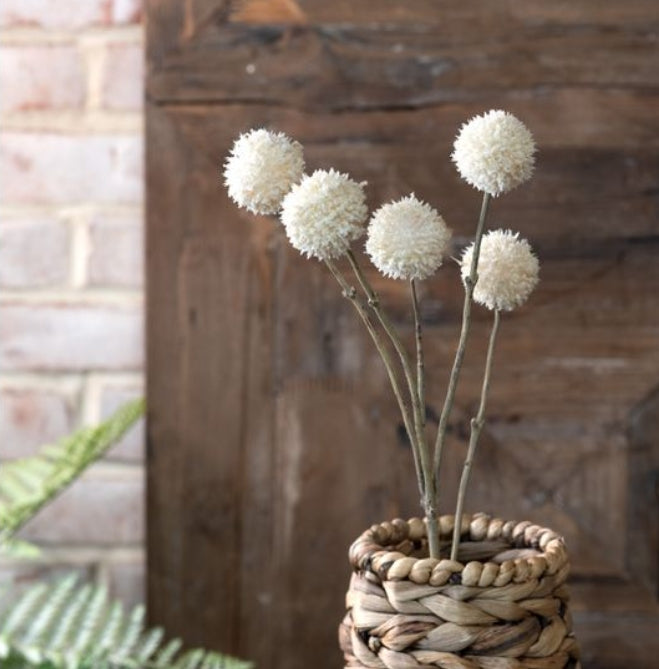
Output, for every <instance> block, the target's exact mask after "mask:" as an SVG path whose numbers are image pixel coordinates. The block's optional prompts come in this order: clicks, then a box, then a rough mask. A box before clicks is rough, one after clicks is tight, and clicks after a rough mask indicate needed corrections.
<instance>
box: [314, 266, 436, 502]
mask: <svg viewBox="0 0 659 669" xmlns="http://www.w3.org/2000/svg"><path fill="white" fill-rule="evenodd" d="M325 264H326V265H327V268H328V269H329V271H330V273H331V274H332V276H333V277H334V278H335V279H336V281H337V283H338V284H339V286H340V287H341V292H342V293H343V296H344V297H345V298H346V299H348V300H350V302H351V304H352V306H353V307H354V308H355V311H357V314H358V315H359V317H360V318H361V320H362V322H363V323H364V325H365V326H366V330H367V331H368V333H369V335H370V336H371V339H372V340H373V343H374V344H375V348H376V349H377V351H378V353H379V354H380V357H381V358H382V362H383V364H384V366H385V369H386V370H387V375H388V376H389V382H390V383H391V387H392V389H393V392H394V396H395V397H396V401H397V402H398V408H399V410H400V413H401V415H402V417H403V424H404V425H405V431H406V432H407V437H408V439H409V440H410V444H411V445H412V455H413V458H414V468H415V471H416V478H417V483H418V486H419V494H420V495H423V494H424V490H425V483H424V472H423V469H422V465H421V457H420V450H419V444H418V441H417V437H416V432H415V429H414V426H413V421H412V419H411V418H410V415H409V410H408V407H407V404H406V403H405V400H404V399H403V392H402V390H401V387H400V383H399V380H398V376H397V374H396V371H395V366H394V364H393V361H392V359H391V356H390V355H389V351H388V350H387V347H386V346H385V343H384V342H383V341H382V337H381V336H380V333H379V332H378V331H377V329H376V328H375V325H374V324H373V322H372V321H371V318H370V316H369V313H368V308H367V307H366V305H365V304H364V303H363V302H362V301H361V300H360V299H359V297H357V291H356V290H355V289H354V288H353V287H352V286H351V285H350V284H349V283H348V281H347V279H346V278H345V277H344V276H343V274H341V272H340V271H339V269H338V268H337V267H336V265H335V264H334V263H333V262H332V261H331V260H325Z"/></svg>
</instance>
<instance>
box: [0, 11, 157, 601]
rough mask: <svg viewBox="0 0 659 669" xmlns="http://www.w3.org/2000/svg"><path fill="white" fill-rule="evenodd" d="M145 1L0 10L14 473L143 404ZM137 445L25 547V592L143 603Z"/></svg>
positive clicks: (3, 572)
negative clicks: (42, 587)
mask: <svg viewBox="0 0 659 669" xmlns="http://www.w3.org/2000/svg"><path fill="white" fill-rule="evenodd" d="M139 4H140V3H139V0H57V2H54V1H53V0H2V3H0V128H1V132H0V458H12V457H19V456H21V455H25V454H27V453H30V452H32V451H33V450H34V449H35V448H36V447H37V446H39V445H40V444H43V443H46V442H49V441H52V440H54V439H56V438H57V437H59V436H61V435H63V434H65V433H67V432H69V431H71V430H72V429H73V428H75V427H76V426H78V425H80V424H82V423H92V422H95V421H97V420H98V419H99V418H101V417H103V416H105V415H107V414H108V413H110V412H111V411H112V410H113V409H114V408H116V407H117V406H118V405H119V404H120V403H121V402H123V401H125V400H127V399H130V398H132V397H135V396H136V395H138V394H141V392H142V373H141V370H142V363H143V352H142V329H143V326H142V202H143V185H142V184H143V179H142V112H141V106H142V91H143V81H142V29H141V25H140V6H139ZM142 436H143V435H142V430H141V429H136V430H134V431H133V433H132V434H131V435H130V436H129V437H127V438H126V440H125V441H124V443H122V444H121V445H120V446H119V447H118V448H115V449H114V450H113V452H112V454H111V455H110V456H109V457H108V458H107V460H106V461H105V462H103V463H100V464H99V465H97V466H95V467H94V468H93V469H92V470H91V471H90V472H89V473H88V474H87V475H86V476H85V477H84V479H83V480H82V481H80V482H79V483H78V484H76V485H75V486H74V487H73V488H72V489H71V490H70V491H69V492H67V493H66V494H65V495H64V496H62V497H61V498H60V499H59V500H58V501H57V502H56V503H55V504H53V505H52V506H51V507H50V508H49V509H48V510H47V511H45V512H44V513H42V514H41V515H40V516H39V517H38V519H36V520H35V521H34V522H33V523H32V524H31V525H30V526H29V527H28V528H26V532H25V536H26V538H28V539H31V540H34V541H35V542H38V543H39V544H40V545H42V546H44V548H45V553H44V557H43V559H41V560H40V561H39V562H38V563H36V564H29V565H26V564H20V565H19V564H12V563H7V562H5V563H2V564H0V579H6V578H12V579H13V580H19V581H25V580H31V579H33V578H37V577H41V576H43V575H47V574H58V573H61V572H62V571H65V570H66V569H67V568H69V567H73V568H74V569H77V570H79V571H81V572H83V573H85V574H87V575H90V576H92V577H94V578H96V579H97V580H99V581H102V582H105V583H107V584H108V585H109V586H110V589H111V591H112V592H113V593H114V594H116V595H118V596H120V597H122V598H123V599H124V600H125V601H127V602H129V603H134V602H136V601H139V600H141V599H142V588H143V566H142V562H143V546H142V544H143V534H144V527H143V525H144V523H143V501H142V497H143V488H144V476H143V439H142Z"/></svg>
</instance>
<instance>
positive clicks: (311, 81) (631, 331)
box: [0, 0, 659, 669]
mask: <svg viewBox="0 0 659 669" xmlns="http://www.w3.org/2000/svg"><path fill="white" fill-rule="evenodd" d="M143 23H145V24H146V38H144V37H143V34H144V31H143ZM0 25H1V28H0V30H1V33H0V35H1V37H2V46H1V51H0V96H1V97H0V106H1V113H2V116H1V120H2V128H1V130H2V137H1V140H0V141H1V147H0V148H1V150H2V155H1V157H0V170H1V171H0V178H1V181H0V188H1V202H0V213H1V219H0V400H1V402H0V458H2V459H7V458H13V457H17V456H19V455H23V454H25V453H28V452H30V450H31V449H34V448H35V447H36V446H37V445H39V444H41V443H43V442H47V441H50V440H53V439H54V438H56V437H57V436H59V435H61V434H62V433H64V432H66V431H68V430H70V429H72V428H73V427H74V426H75V425H77V424H79V423H81V422H94V421H95V420H97V419H99V418H100V417H102V416H104V415H106V414H107V413H108V412H109V411H111V410H112V408H114V407H115V406H117V405H118V404H119V403H120V402H121V401H123V400H124V399H128V398H130V397H133V396H136V395H139V394H140V393H141V392H143V386H142V370H143V366H144V356H143V341H144V342H145V343H146V350H147V356H146V358H147V361H148V364H147V367H148V383H147V395H148V400H149V415H148V430H147V432H148V438H147V441H148V458H147V461H148V466H147V469H148V472H146V473H145V467H144V460H145V457H144V436H143V433H140V432H139V430H138V431H137V432H133V433H131V435H130V437H129V438H128V439H127V440H126V441H125V442H124V443H122V445H121V446H120V447H119V448H117V449H115V450H113V451H112V452H111V454H110V456H109V457H108V458H107V460H106V461H105V462H103V463H102V464H100V465H97V466H96V467H95V468H94V469H93V470H92V471H91V472H90V473H89V474H87V475H86V477H85V478H84V479H83V480H82V481H81V482H80V483H78V484H76V486H75V487H74V488H72V489H71V491H69V492H68V493H67V494H66V495H65V496H63V497H62V498H61V499H60V500H59V501H58V502H57V503H56V504H55V505H53V506H52V507H51V508H50V509H49V510H47V511H46V512H44V513H43V515H41V516H40V517H39V518H38V519H37V520H36V521H34V523H32V524H31V525H30V526H29V527H28V528H27V529H26V532H25V536H26V537H27V538H31V539H33V540H35V541H37V542H38V543H40V544H41V545H43V546H44V547H46V549H47V551H46V553H45V554H44V558H43V559H42V560H41V562H40V563H39V564H38V565H37V566H35V565H34V564H31V565H24V564H18V565H17V564H15V563H11V564H4V565H3V566H2V567H1V569H2V574H3V578H9V579H15V580H21V579H23V580H26V579H27V580H29V579H34V578H37V577H40V576H41V575H43V574H44V573H48V572H55V573H56V572H58V571H61V570H63V569H66V568H68V567H70V566H73V567H74V568H76V569H79V570H81V571H84V572H85V573H87V574H88V575H90V576H92V577H93V578H95V579H97V580H99V581H100V582H105V583H108V584H109V585H110V588H111V589H112V591H113V592H114V593H116V594H117V595H119V596H121V597H122V598H123V599H124V600H125V601H126V602H129V603H133V602H136V601H141V600H142V599H143V598H144V596H145V595H144V583H145V582H146V583H147V586H148V587H147V588H146V590H147V595H146V596H147V601H148V604H149V611H150V618H151V620H152V621H153V622H156V623H159V624H164V625H165V626H166V627H167V628H168V629H169V630H170V631H171V632H172V633H175V634H180V635H181V636H183V637H184V638H185V639H186V640H187V641H188V642H189V643H192V644H201V645H205V646H208V647H215V648H220V649H222V650H226V651H230V652H232V653H235V654H237V655H240V656H243V657H249V658H251V659H255V660H257V661H258V662H259V666H263V667H287V668H288V669H291V668H297V667H300V668H301V667H306V666H308V665H309V664H311V663H313V664H314V666H322V667H327V668H328V669H329V668H330V667H337V666H341V664H340V663H341V658H340V655H339V653H338V650H337V643H336V638H335V637H336V631H335V630H336V625H337V624H338V622H339V620H340V618H341V615H342V607H343V595H344V591H345V587H347V579H348V576H349V570H348V565H347V556H346V551H347V546H348V545H349V544H350V542H351V541H352V540H353V539H354V538H356V537H357V536H358V535H359V534H360V533H361V532H362V531H363V530H364V529H365V528H367V527H368V526H369V525H370V524H371V523H373V522H376V521H380V520H384V519H389V518H394V517H396V516H403V517H408V516H411V515H417V514H419V513H420V511H419V508H418V500H417V499H416V495H415V489H414V476H413V468H412V462H411V457H410V453H409V450H408V447H407V445H406V443H405V440H404V439H402V438H401V429H400V425H399V422H400V421H399V418H398V416H397V414H396V407H395V402H394V400H393V398H392V396H391V392H390V390H389V389H388V387H387V384H386V377H385V374H384V371H383V370H382V368H381V366H380V362H379V360H378V359H377V355H376V354H375V352H374V351H373V350H372V349H371V345H370V341H369V340H368V337H367V335H366V334H365V333H364V332H362V329H361V327H360V324H359V323H358V322H357V320H356V319H355V317H354V314H353V313H352V312H351V311H350V306H349V305H347V304H344V300H342V298H341V297H340V295H339V294H338V291H337V290H336V289H335V286H334V285H333V283H332V280H331V278H329V277H327V276H326V275H325V273H324V272H323V271H322V270H323V268H322V267H320V266H319V265H318V264H317V263H314V262H310V261H306V260H304V259H302V258H300V257H299V256H298V254H297V252H295V251H294V250H293V249H291V248H290V247H289V246H288V244H287V241H286V239H285V236H284V235H283V234H282V231H281V229H280V228H279V227H278V226H277V225H276V223H273V222H272V221H268V220H265V219H257V218H255V217H253V216H251V215H249V214H247V213H245V212H241V211H239V210H237V209H236V208H235V206H234V205H233V204H232V203H230V202H229V201H228V198H227V196H226V193H225V192H224V189H223V188H222V187H221V181H220V178H219V170H220V166H221V163H222V161H223V160H224V158H225V156H226V154H227V152H228V150H229V148H230V146H231V144H232V142H233V140H234V139H235V137H236V136H237V135H238V134H239V133H240V132H243V131H246V130H248V129H249V128H252V127H258V126H266V127H270V128H273V129H277V130H282V131H284V132H286V133H288V134H290V135H291V136H293V137H294V138H296V139H298V140H299V141H301V142H302V143H303V144H304V145H305V148H306V157H307V164H308V169H309V170H313V169H316V168H329V167H335V168H337V169H341V170H342V171H347V172H349V173H350V174H351V175H352V176H353V177H354V178H355V179H357V180H358V181H362V180H366V181H368V183H369V186H368V195H369V205H370V207H371V208H375V207H377V206H378V205H379V204H381V203H382V202H385V201H387V200H390V199H393V198H398V197H400V196H403V195H406V194H408V193H409V192H412V191H413V192H415V193H416V194H417V196H419V197H420V198H422V199H424V200H427V201H429V202H430V203H431V204H432V205H433V206H435V207H437V208H438V209H439V210H440V211H441V213H442V214H443V216H444V217H445V219H446V220H447V222H448V224H449V225H450V226H451V227H452V228H453V230H454V233H455V238H456V249H455V250H456V253H457V252H459V249H460V248H461V246H462V245H463V244H464V243H465V242H466V241H467V240H468V238H469V237H470V236H471V235H472V234H473V231H474V229H475V223H476V219H477V216H478V210H479V204H480V203H479V196H478V194H477V193H476V192H474V191H473V190H471V189H470V188H469V187H468V186H466V185H465V184H463V183H462V182H460V180H459V179H458V177H457V175H456V174H455V171H454V169H453V167H452V165H451V163H450V161H449V155H450V151H451V146H452V142H453V138H454V136H455V134H456V132H457V130H458V128H459V126H460V124H461V123H462V122H464V121H465V120H467V119H468V118H470V117H471V116H473V115H475V114H478V113H481V112H483V111H485V110H487V109H490V108H503V109H507V110H509V111H511V112H513V113H514V114H515V115H517V116H518V117H519V118H520V119H522V120H523V121H524V122H525V123H526V124H527V125H528V127H529V128H530V129H531V130H532V132H533V133H534V135H535V137H536V140H537V143H538V147H539V152H538V163H537V172H536V175H535V177H534V179H533V180H532V181H531V182H530V183H529V184H526V185H524V186H522V187H520V188H519V189H518V190H516V191H514V192H513V193H511V194H509V195H506V196H503V197H501V198H500V199H497V200H495V201H494V202H493V205H492V208H491V218H490V226H491V227H504V228H507V227H511V228H514V229H517V230H520V231H521V233H522V234H523V236H525V237H527V238H528V239H529V240H530V241H531V243H532V245H533V246H534V248H535V249H536V251H537V253H538V255H539V257H540V261H541V285H540V287H539V289H538V291H537V292H536V293H535V294H534V295H533V297H532V299H531V300H530V302H529V304H528V305H527V306H526V307H524V308H523V309H522V310H520V311H519V312H515V313H514V314H513V315H511V316H510V317H508V318H506V319H505V321H504V323H503V331H502V338H501V344H500V346H499V349H498V351H497V360H496V369H495V375H494V382H493V387H492V392H491V400H490V412H489V413H490V416H489V423H488V426H487V427H486V429H485V432H484V436H483V440H482V447H481V450H480V454H479V459H478V461H477V463H476V471H475V473H474V476H473V479H472V480H473V485H472V492H471V496H470V498H469V502H468V505H467V506H468V509H469V510H472V511H477V510H482V511H488V512H491V513H493V514H495V515H500V516H502V517H506V518H517V519H521V518H528V519H530V520H533V521H535V522H538V523H541V524H544V525H547V526H549V527H552V528H553V529H555V530H557V531H559V532H562V533H563V534H564V535H565V536H566V539H567V541H568V546H569V549H570V552H571V557H572V562H573V582H572V590H573V593H574V611H575V619H576V627H577V633H578V635H579V637H580V639H581V641H582V645H583V648H584V665H585V666H586V667H597V668H598V669H614V668H619V667H623V666H624V667H627V668H632V667H637V668H639V669H647V668H649V667H650V666H653V663H654V661H655V657H656V655H657V653H659V646H658V645H657V644H658V643H659V642H658V639H657V635H656V630H657V626H658V624H659V579H658V574H657V570H658V568H659V567H658V565H659V541H658V536H659V498H658V487H657V486H658V483H657V481H658V480H659V479H658V476H659V319H658V318H657V313H659V304H658V298H657V291H656V286H657V285H659V284H658V283H657V282H658V280H659V263H657V248H658V246H657V242H658V240H659V222H658V217H657V214H658V213H659V154H658V153H657V146H658V143H659V140H658V138H659V133H658V132H657V131H658V130H659V123H658V121H657V119H658V118H659V96H658V95H657V92H658V88H659V75H658V74H657V73H658V72H659V51H658V40H659V16H658V11H657V6H656V3H655V2H654V1H653V0H627V1H626V2H625V3H620V2H618V1H617V0H615V1H614V0H604V1H602V0H579V1H577V2H565V1H562V0H561V1H557V2H552V3H547V2H541V1H540V0H529V1H527V2H524V3H516V2H501V1H496V2H495V1H487V2H478V3H476V2H468V1H465V0H461V1H460V2H457V1H453V0H442V1H431V0H410V1H408V2H394V1H393V0H378V1H376V0H364V1H362V2H358V3H356V2H348V1H347V0H335V1H334V2H331V3H328V2H326V1H325V0H297V1H296V0H245V1H243V2H230V1H227V0H186V1H185V2H179V1H178V0H150V1H148V2H146V3H145V5H144V6H143V7H140V4H139V3H138V2H137V0H135V1H131V0H112V1H109V2H108V1H106V0H103V1H101V0H98V1H97V0H84V1H83V0H67V1H66V2H64V1H60V2H58V3H51V2H47V1H46V0H41V1H39V0H30V1H27V0H21V1H20V2H19V1H18V0H16V1H12V0H4V2H3V3H2V5H1V6H0ZM145 51H146V56H144V53H145ZM143 59H145V61H146V63H147V65H146V67H144V66H143ZM145 72H146V78H145V74H144V73H145ZM143 99H146V101H147V102H146V106H145V107H143V103H142V101H143ZM144 109H146V112H145V117H146V162H145V165H146V169H145V170H144V172H143V169H142V160H143V159H142V146H143V133H142V127H143V114H144V111H143V110H144ZM145 199H146V202H147V206H146V208H144V207H143V203H144V200H145ZM145 213H146V215H145ZM144 219H146V230H147V235H146V238H147V240H148V241H147V245H146V246H147V250H146V254H144V253H143V248H142V240H143V220H144ZM144 257H146V258H147V262H146V270H145V269H144V267H143V258H144ZM145 271H146V274H147V275H148V282H147V285H148V296H147V299H146V303H144V301H143V296H142V293H143V286H144V281H143V274H144V272H145ZM369 277H370V278H371V279H372V281H373V282H374V283H375V284H376V288H377V289H378V291H379V292H380V294H381V295H382V299H383V301H384V302H385V303H386V304H387V305H388V307H389V308H390V310H391V312H392V314H393V316H394V319H395V321H396V324H397V326H398V327H399V329H400V330H401V332H402V333H403V336H404V337H405V338H406V340H407V341H408V342H411V336H412V334H413V333H412V319H411V312H410V309H409V305H408V303H407V295H406V293H407V290H406V286H404V285H400V284H397V283H395V282H391V281H384V280H382V279H380V278H379V277H378V276H377V275H376V273H375V272H374V271H371V270H370V269H369ZM461 300H462V295H461V289H460V288H459V280H458V276H457V270H456V269H455V268H454V267H452V266H449V267H447V268H446V270H444V271H442V272H441V273H440V274H439V275H438V276H437V278H436V279H433V280H432V281H429V282H427V283H426V284H425V285H424V286H423V289H422V302H423V304H422V316H423V321H424V326H425V328H426V342H427V343H428V347H429V350H428V354H427V355H428V357H427V360H428V369H429V372H428V374H429V383H430V387H429V392H428V406H427V413H428V416H429V419H430V422H431V423H432V422H433V420H436V416H437V414H438V413H439V408H440V406H441V401H442V400H443V389H444V387H445V382H446V378H447V376H448V367H449V365H450V362H451V360H452V356H453V352H454V346H455V342H456V341H457V333H458V330H459V320H460V309H461ZM144 324H146V326H144ZM488 327H489V319H488V317H487V314H486V313H484V312H483V311H481V310H478V311H477V313H476V314H475V324H474V330H473V336H472V343H471V345H470V348H469V351H468V356H467V362H466V368H465V374H464V378H463V382H462V384H461V387H460V393H459V396H458V402H457V408H456V412H455V416H454V419H453V421H452V424H451V439H450V443H449V448H448V450H449V453H448V460H447V465H446V469H445V472H444V473H445V476H446V480H445V484H444V492H445V497H444V507H443V508H444V509H445V510H447V511H448V510H451V507H452V502H451V500H452V499H454V495H455V488H456V478H457V472H458V468H459V466H460V463H461V460H462V457H463V455H464V451H465V445H466V435H467V426H468V421H469V418H470V416H471V415H472V413H473V411H474V407H475V406H476V402H477V396H478V390H479V384H480V375H481V370H482V363H483V354H484V349H485V339H486V333H487V330H488ZM144 329H146V336H145V337H143V334H142V333H143V331H144ZM145 476H146V477H147V478H148V482H149V485H148V493H147V496H146V515H147V517H148V530H147V531H146V532H145V523H144V517H145V507H144V503H143V499H144V491H145ZM145 553H146V554H148V558H147V562H148V567H147V568H146V572H145V567H144V564H145V563H144V555H145ZM145 573H146V576H145ZM300 639H302V641H301V640H300Z"/></svg>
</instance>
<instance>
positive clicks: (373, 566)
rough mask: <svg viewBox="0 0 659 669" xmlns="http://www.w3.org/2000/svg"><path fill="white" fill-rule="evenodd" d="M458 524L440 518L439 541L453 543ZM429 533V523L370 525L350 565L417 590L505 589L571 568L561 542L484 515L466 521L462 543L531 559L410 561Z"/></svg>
mask: <svg viewBox="0 0 659 669" xmlns="http://www.w3.org/2000/svg"><path fill="white" fill-rule="evenodd" d="M454 523H455V517H454V516H453V515H443V516H440V518H439V526H440V540H441V539H450V538H451V536H452V534H453V527H454ZM426 530H427V528H426V523H425V521H424V520H422V519H420V518H410V519H408V520H403V519H401V518H396V519H394V520H392V521H385V522H382V523H379V524H375V525H372V526H371V527H370V528H369V529H368V530H366V531H365V532H363V533H362V534H361V535H360V536H359V537H358V538H357V539H356V540H355V542H354V543H353V544H352V546H351V547H350V551H349V559H350V564H351V565H352V567H353V569H354V570H355V571H356V572H359V573H361V574H362V575H365V576H366V577H367V578H369V579H370V580H376V581H380V582H384V581H401V580H410V581H412V582H414V583H416V584H418V585H423V584H430V585H436V586H441V585H444V584H446V583H447V582H449V581H451V582H453V583H459V584H461V585H467V586H479V587H488V586H503V585H507V584H508V583H510V582H511V581H512V582H515V583H522V582H526V581H529V580H532V579H540V578H542V577H544V576H554V575H556V574H557V573H558V572H562V573H561V576H564V577H566V576H567V571H568V569H569V564H568V556H567V550H566V547H565V540H564V539H563V537H562V536H560V535H559V534H558V533H556V532H554V531H553V530H551V529H548V528H545V527H541V526H540V525H537V524H535V523H533V522H531V521H528V520H526V521H520V522H518V521H514V520H503V519H501V518H496V517H492V516H489V515H488V514H485V513H475V514H473V515H469V514H465V515H463V517H462V526H461V539H462V540H464V541H467V542H497V541H499V542H505V543H506V544H508V546H509V547H510V549H531V550H532V554H529V555H523V556H520V557H516V558H514V559H502V560H496V559H495V558H493V559H492V560H486V561H481V560H470V561H467V562H460V561H456V560H449V559H436V558H430V557H413V556H411V555H410V553H411V552H412V551H413V550H415V549H418V548H419V546H421V545H424V544H425V543H426V541H425V538H426V536H427V531H426ZM530 552H531V551H529V553H530ZM504 557H505V556H504Z"/></svg>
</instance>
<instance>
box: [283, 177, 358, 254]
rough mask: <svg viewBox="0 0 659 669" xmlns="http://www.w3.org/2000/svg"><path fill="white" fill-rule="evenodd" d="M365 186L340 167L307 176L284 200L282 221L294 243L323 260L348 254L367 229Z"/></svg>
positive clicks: (301, 249)
mask: <svg viewBox="0 0 659 669" xmlns="http://www.w3.org/2000/svg"><path fill="white" fill-rule="evenodd" d="M363 186H364V185H363V184H359V183H357V182H356V181H353V180H352V179H351V178H350V177H349V176H348V175H347V174H341V173H340V172H337V171H336V170H329V171H325V170H316V171H315V172H314V173H313V174H312V175H311V176H308V175H307V176H305V177H304V178H303V179H302V181H301V182H300V183H299V184H297V185H296V186H293V188H292V189H291V191H290V192H289V193H288V195H286V197H285V198H284V201H283V202H282V209H281V222H282V223H283V224H284V227H285V228H286V235H287V236H288V239H289V240H290V242H291V244H292V245H293V246H294V247H295V248H296V249H297V250H298V251H300V253H302V254H304V255H306V256H307V257H310V256H314V257H315V258H318V259H319V260H330V259H332V258H338V257H339V256H342V255H344V254H345V253H346V252H347V251H348V249H349V248H350V243H351V242H352V241H353V240H355V239H357V238H359V237H361V235H362V234H363V233H364V223H365V222H366V216H367V214H368V209H367V208H366V194H365V193H364V187H363Z"/></svg>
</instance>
